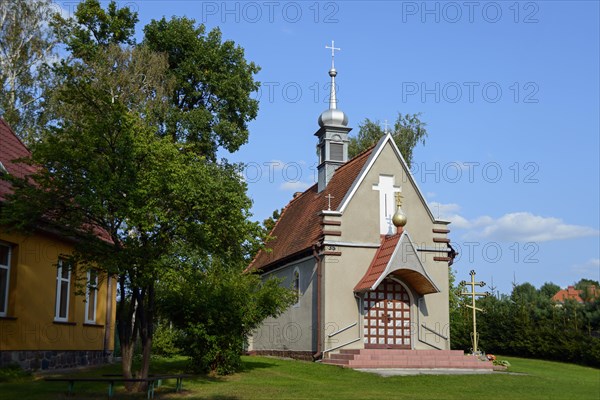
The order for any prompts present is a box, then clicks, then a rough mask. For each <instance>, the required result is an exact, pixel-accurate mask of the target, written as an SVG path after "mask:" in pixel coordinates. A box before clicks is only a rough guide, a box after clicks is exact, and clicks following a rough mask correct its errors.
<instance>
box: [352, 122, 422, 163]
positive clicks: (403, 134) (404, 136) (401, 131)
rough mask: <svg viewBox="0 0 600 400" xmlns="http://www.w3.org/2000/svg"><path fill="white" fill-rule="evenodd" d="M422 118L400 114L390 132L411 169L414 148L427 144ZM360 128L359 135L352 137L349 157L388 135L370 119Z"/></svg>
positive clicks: (360, 125)
mask: <svg viewBox="0 0 600 400" xmlns="http://www.w3.org/2000/svg"><path fill="white" fill-rule="evenodd" d="M420 116H421V113H417V114H412V115H411V114H404V115H403V114H402V113H398V118H396V121H395V122H394V126H393V127H392V128H391V130H390V133H391V134H392V137H393V138H394V142H396V145H397V146H398V148H399V149H400V153H402V156H403V157H404V159H405V160H406V163H407V164H408V167H409V168H410V166H411V165H412V162H413V150H414V148H415V147H416V145H417V144H418V143H421V144H425V138H426V137H427V130H426V129H425V126H426V123H425V122H422V121H421V120H420ZM358 127H359V130H358V135H357V136H351V137H350V143H349V146H348V156H349V157H354V156H356V155H357V154H358V153H360V152H362V151H363V150H366V149H367V148H369V147H370V146H372V145H374V144H375V143H377V141H378V140H379V139H380V138H381V137H382V136H384V135H385V134H386V130H385V129H384V128H381V125H380V122H379V121H371V120H370V119H368V118H367V119H365V120H364V122H362V123H361V124H359V125H358Z"/></svg>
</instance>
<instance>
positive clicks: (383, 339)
mask: <svg viewBox="0 0 600 400" xmlns="http://www.w3.org/2000/svg"><path fill="white" fill-rule="evenodd" d="M363 300H364V301H363V307H364V324H363V326H364V344H365V348H379V349H410V348H411V326H410V297H409V296H408V293H407V291H406V289H405V288H404V286H402V285H401V284H400V283H398V282H396V281H394V280H393V279H390V278H386V279H384V280H383V281H382V282H381V284H380V285H379V286H378V287H377V288H376V289H375V290H373V291H371V292H367V293H365V295H364V299H363Z"/></svg>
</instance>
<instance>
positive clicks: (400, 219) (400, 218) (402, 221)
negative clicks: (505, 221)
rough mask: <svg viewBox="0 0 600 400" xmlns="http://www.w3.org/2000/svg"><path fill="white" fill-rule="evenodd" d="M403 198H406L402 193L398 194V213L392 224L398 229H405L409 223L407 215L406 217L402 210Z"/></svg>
mask: <svg viewBox="0 0 600 400" xmlns="http://www.w3.org/2000/svg"><path fill="white" fill-rule="evenodd" d="M403 197H404V196H402V193H400V192H398V193H396V213H395V214H394V216H393V217H392V223H393V224H394V226H395V227H396V228H400V227H404V225H406V222H408V220H407V218H406V215H404V212H402V208H401V206H402V198H403Z"/></svg>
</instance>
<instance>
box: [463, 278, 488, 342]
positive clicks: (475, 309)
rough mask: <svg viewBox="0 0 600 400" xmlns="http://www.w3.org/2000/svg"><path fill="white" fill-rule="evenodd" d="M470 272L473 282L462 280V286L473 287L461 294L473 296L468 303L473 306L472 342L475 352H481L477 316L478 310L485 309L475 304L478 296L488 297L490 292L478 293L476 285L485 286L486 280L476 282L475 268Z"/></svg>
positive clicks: (470, 306)
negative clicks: (478, 347)
mask: <svg viewBox="0 0 600 400" xmlns="http://www.w3.org/2000/svg"><path fill="white" fill-rule="evenodd" d="M469 274H470V275H471V282H466V281H462V282H460V285H461V286H470V287H471V288H470V289H469V290H470V291H468V292H462V293H461V295H462V296H471V305H467V307H469V308H471V309H472V310H473V332H472V333H471V342H472V343H473V354H479V350H478V349H477V339H478V337H477V316H476V311H483V310H482V309H481V308H477V307H476V306H475V300H476V298H477V297H486V296H489V295H490V293H489V292H485V293H478V292H476V291H475V286H480V287H484V286H485V282H483V281H482V282H475V270H471V272H469Z"/></svg>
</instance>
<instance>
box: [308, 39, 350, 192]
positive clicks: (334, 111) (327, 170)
mask: <svg viewBox="0 0 600 400" xmlns="http://www.w3.org/2000/svg"><path fill="white" fill-rule="evenodd" d="M325 48H326V49H331V69H330V70H329V76H330V77H331V89H330V94H329V109H327V110H325V111H323V112H322V113H321V115H320V116H319V121H318V122H319V126H320V127H321V128H320V129H319V130H318V131H317V132H316V133H315V136H317V137H318V138H319V143H318V145H317V149H318V153H319V166H318V167H317V170H318V174H319V177H318V191H319V192H321V191H322V190H323V189H325V187H326V186H327V184H328V183H329V181H330V180H331V177H332V176H333V173H334V171H335V170H336V169H337V168H338V167H339V166H340V165H342V164H344V163H345V162H346V161H348V132H350V131H351V130H352V128H348V126H347V125H348V117H347V116H346V114H345V113H344V112H343V111H342V110H338V108H337V95H336V87H335V77H336V76H337V71H336V69H335V63H334V61H335V60H334V58H335V51H336V50H341V49H340V48H338V47H335V46H334V42H333V40H332V41H331V47H329V46H325Z"/></svg>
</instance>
